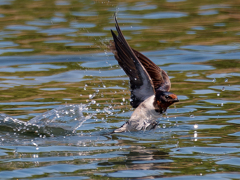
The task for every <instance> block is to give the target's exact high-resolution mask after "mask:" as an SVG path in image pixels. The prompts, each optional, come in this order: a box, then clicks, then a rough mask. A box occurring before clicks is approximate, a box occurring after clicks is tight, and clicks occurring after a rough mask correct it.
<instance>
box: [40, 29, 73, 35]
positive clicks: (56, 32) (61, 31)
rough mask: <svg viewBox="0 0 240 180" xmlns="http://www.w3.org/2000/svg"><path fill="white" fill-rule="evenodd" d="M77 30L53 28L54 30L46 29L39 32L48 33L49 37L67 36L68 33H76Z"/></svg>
mask: <svg viewBox="0 0 240 180" xmlns="http://www.w3.org/2000/svg"><path fill="white" fill-rule="evenodd" d="M76 31H77V30H76V29H71V28H52V29H45V30H41V31H39V33H46V34H48V35H60V34H67V33H72V32H76Z"/></svg>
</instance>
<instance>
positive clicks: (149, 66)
mask: <svg viewBox="0 0 240 180" xmlns="http://www.w3.org/2000/svg"><path fill="white" fill-rule="evenodd" d="M132 50H133V52H134V54H135V56H136V57H137V58H138V59H139V60H140V62H141V64H142V65H143V66H144V68H145V69H146V70H147V72H148V74H149V76H150V77H151V79H152V82H153V85H154V88H155V90H157V89H159V90H161V91H170V88H171V82H170V79H169V77H168V75H167V73H166V72H165V71H164V70H162V69H161V68H160V67H158V66H157V65H156V64H154V63H153V62H152V61H151V60H150V59H148V58H147V57H146V56H144V55H143V54H141V53H140V52H138V51H136V50H135V49H132Z"/></svg>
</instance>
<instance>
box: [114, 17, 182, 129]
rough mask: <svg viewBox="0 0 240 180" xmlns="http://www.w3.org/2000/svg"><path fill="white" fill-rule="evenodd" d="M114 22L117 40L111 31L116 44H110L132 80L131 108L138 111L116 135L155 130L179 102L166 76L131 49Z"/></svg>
mask: <svg viewBox="0 0 240 180" xmlns="http://www.w3.org/2000/svg"><path fill="white" fill-rule="evenodd" d="M115 22H116V24H115V26H116V29H117V32H118V36H117V35H116V34H115V33H114V32H113V31H112V30H111V32H112V36H113V40H114V41H111V42H110V49H111V50H112V52H113V54H114V55H115V58H116V60H117V61H118V63H119V65H120V66H121V67H122V68H123V70H124V71H125V73H126V74H127V75H128V76H129V79H130V86H131V100H130V101H131V102H130V104H131V105H132V107H134V108H136V109H135V111H134V112H133V114H132V116H131V118H130V119H129V120H128V121H127V122H126V123H125V124H124V125H122V126H121V127H120V128H118V129H116V130H115V131H114V132H124V131H137V130H145V129H152V128H154V127H155V126H156V125H157V122H156V120H157V119H158V118H159V117H160V116H161V114H162V113H163V112H165V111H166V110H167V108H168V106H170V105H171V104H173V103H174V102H178V101H179V100H178V98H177V96H176V95H175V94H173V93H171V92H169V90H170V87H171V82H170V80H169V77H168V75H167V73H166V72H165V71H164V70H162V69H160V68H159V67H158V66H157V65H156V64H154V63H153V62H152V61H151V60H150V59H148V58H147V57H146V56H144V55H143V54H141V53H140V52H138V51H136V50H134V49H132V48H131V47H130V46H129V45H128V43H127V41H126V40H125V38H124V36H123V34H122V31H121V29H120V28H119V25H118V22H117V19H116V16H115Z"/></svg>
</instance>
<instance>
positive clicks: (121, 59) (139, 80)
mask: <svg viewBox="0 0 240 180" xmlns="http://www.w3.org/2000/svg"><path fill="white" fill-rule="evenodd" d="M115 22H116V24H115V26H116V29H117V32H118V36H117V35H116V34H115V33H114V32H113V31H112V30H111V32H112V36H113V40H114V41H113V42H110V48H111V50H112V52H113V53H114V55H115V58H116V60H117V61H118V63H119V65H120V66H121V67H122V68H123V70H124V71H125V73H126V74H127V75H128V76H129V79H130V85H131V102H130V104H131V105H132V107H134V108H136V107H138V105H139V104H140V103H141V102H143V101H144V100H145V99H147V98H148V97H150V96H152V95H154V94H155V90H154V85H153V83H152V80H151V78H150V76H149V74H148V73H147V71H146V69H145V68H144V67H143V65H142V64H141V62H140V61H139V59H138V58H137V57H136V55H135V54H134V52H133V50H132V48H131V47H130V46H129V45H128V43H127V41H126V40H125V38H124V36H123V34H122V31H121V29H120V28H119V25H118V22H117V19H116V16H115Z"/></svg>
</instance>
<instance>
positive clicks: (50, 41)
mask: <svg viewBox="0 0 240 180" xmlns="http://www.w3.org/2000/svg"><path fill="white" fill-rule="evenodd" d="M71 42H74V41H73V40H64V39H62V40H49V41H44V43H71Z"/></svg>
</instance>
